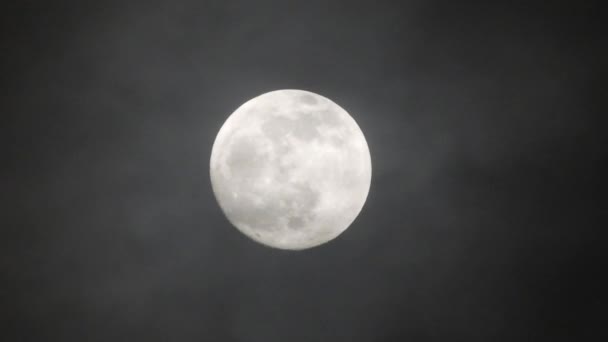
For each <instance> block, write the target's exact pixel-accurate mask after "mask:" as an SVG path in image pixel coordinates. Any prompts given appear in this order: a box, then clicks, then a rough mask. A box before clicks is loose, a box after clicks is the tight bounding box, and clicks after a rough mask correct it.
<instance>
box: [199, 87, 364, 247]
mask: <svg viewBox="0 0 608 342" xmlns="http://www.w3.org/2000/svg"><path fill="white" fill-rule="evenodd" d="M371 174H372V170H371V158H370V153H369V148H368V146H367V142H366V141H365V137H364V136H363V133H362V132H361V129H360V128H359V126H358V125H357V123H356V122H355V120H354V119H353V118H352V117H351V116H350V115H349V114H348V113H347V112H346V111H345V110H344V109H342V108H341V107H340V106H338V105H337V104H335V103H334V102H332V101H331V100H329V99H327V98H325V97H323V96H321V95H318V94H315V93H312V92H308V91H304V90H294V89H285V90H277V91H272V92H269V93H265V94H262V95H260V96H258V97H255V98H253V99H251V100H249V101H247V102H246V103H244V104H243V105H241V106H240V107H239V108H238V109H237V110H236V111H235V112H234V113H232V115H230V116H229V117H228V119H227V120H226V122H225V123H224V125H223V126H222V128H221V129H220V131H219V133H218V135H217V137H216V139H215V142H214V144H213V149H212V151H211V162H210V176H211V185H212V188H213V192H214V194H215V197H216V199H217V201H218V203H219V206H220V208H221V209H222V211H223V212H224V214H225V215H226V217H227V218H228V220H229V221H230V223H232V225H234V226H235V227H236V228H237V229H238V230H239V231H241V232H242V233H243V234H245V235H246V236H248V237H250V238H251V239H253V240H255V241H257V242H259V243H262V244H264V245H266V246H270V247H274V248H280V249H289V250H301V249H306V248H311V247H315V246H318V245H321V244H323V243H326V242H328V241H330V240H332V239H334V238H336V237H337V236H338V235H340V234H341V233H342V232H344V231H345V230H346V229H347V228H348V227H349V226H350V225H351V223H352V222H353V221H354V220H355V218H356V217H357V216H358V215H359V212H360V211H361V209H362V208H363V205H364V204H365V200H366V198H367V195H368V192H369V188H370V183H371Z"/></svg>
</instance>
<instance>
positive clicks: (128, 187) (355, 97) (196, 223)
mask: <svg viewBox="0 0 608 342" xmlns="http://www.w3.org/2000/svg"><path fill="white" fill-rule="evenodd" d="M516 3H518V2H516V1H503V2H493V3H492V2H491V1H474V2H472V1H469V2H461V1H447V0H446V1H437V0H435V1H434V0H427V1H422V0H420V1H330V0H326V1H272V2H271V1H253V0H251V1H219V0H218V1H205V0H175V1H166V2H160V1H147V2H142V3H141V4H136V3H135V2H134V1H118V0H115V1H105V2H98V3H97V4H94V3H86V2H85V1H71V2H66V1H63V2H62V1H46V2H40V4H39V5H36V4H35V3H34V2H28V3H25V2H22V3H21V4H19V5H4V6H3V8H2V10H1V11H0V12H1V13H2V14H1V15H2V20H1V24H0V25H1V27H0V28H1V30H0V37H1V39H2V41H1V42H2V45H1V46H2V49H1V50H0V62H1V64H0V66H1V68H2V69H1V71H2V73H1V77H0V80H1V85H2V92H0V113H1V114H2V124H1V127H2V130H3V133H2V135H1V137H2V140H3V141H2V147H3V148H5V149H7V151H6V152H4V153H3V162H2V168H1V170H2V171H1V172H2V174H1V178H0V182H1V183H0V185H1V186H2V197H1V200H2V203H1V204H2V215H1V216H2V223H1V226H0V234H1V235H0V340H2V341H7V342H13V341H14V342H20V341H28V342H29V341H36V342H41V341H45V342H46V341H50V342H54V341H67V342H71V341H77V342H82V341H86V342H89V341H90V342H96V341H104V342H105V341H129V342H132V341H146V342H155V341H180V342H181V341H208V342H223V341H227V342H230V341H239V342H240V341H243V342H245V341H247V342H250V341H253V342H257V341H260V342H275V341H277V342H278V341H280V342H286V341H289V342H298V341H302V342H313V341H331V342H341V341H345V342H359V341H375V342H392V341H395V342H400V341H544V340H548V341H561V340H564V341H566V340H567V341H572V340H574V339H576V338H581V339H585V338H586V339H589V340H594V339H595V340H597V338H598V337H599V336H600V334H602V333H603V334H606V333H605V330H603V329H600V328H602V325H605V318H601V317H602V316H601V315H599V314H597V312H598V311H599V310H602V311H605V307H606V306H605V302H603V301H601V300H600V298H601V297H602V294H603V295H605V287H604V285H603V284H601V283H600V282H599V281H597V278H598V277H599V276H600V275H602V274H603V273H605V272H606V263H604V261H603V258H604V256H605V254H606V241H605V240H603V239H601V238H600V234H599V230H600V229H601V228H602V225H601V224H600V219H601V217H600V216H601V215H605V213H602V211H601V208H602V204H604V205H605V203H606V202H605V197H604V198H603V200H602V199H601V197H600V195H601V190H602V189H604V188H603V187H602V184H600V179H601V178H602V177H605V175H606V174H608V169H607V168H606V167H605V166H604V167H602V166H601V161H602V159H606V157H605V156H606V154H605V153H604V148H605V147H606V146H608V144H607V142H608V139H607V137H606V133H605V124H606V119H604V118H601V114H604V115H605V112H600V109H599V107H600V100H603V99H601V97H603V96H605V90H606V86H605V80H604V79H602V80H601V84H602V86H600V76H603V77H602V78H605V76H606V74H605V73H604V74H602V73H601V72H600V64H601V63H603V62H604V61H605V60H606V56H605V54H602V53H601V51H602V50H601V49H602V48H603V47H605V45H606V41H605V36H602V35H601V34H600V26H599V25H600V18H599V11H598V10H597V9H596V8H593V7H592V6H591V5H590V4H591V3H592V2H591V1H587V2H585V1H581V2H572V4H569V5H566V4H565V3H563V4H562V3H561V2H558V1H555V2H553V1H547V2H546V4H536V3H534V2H522V3H521V4H516ZM602 87H603V90H602ZM284 88H296V89H305V90H310V91H313V92H316V93H319V94H321V95H323V96H326V97H328V98H330V99H332V100H333V101H335V102H336V103H338V104H339V105H340V106H342V107H343V108H344V109H346V110H347V111H348V112H349V113H350V114H351V115H352V116H353V118H354V119H355V120H356V121H357V123H358V124H359V126H360V127H361V129H362V131H363V133H364V134H365V136H366V139H367V142H368V145H369V148H370V151H371V157H372V167H373V176H372V185H371V189H370V193H369V197H368V199H367V203H366V205H365V207H364V208H363V210H362V212H361V213H360V215H359V217H358V218H357V219H356V220H355V222H354V223H353V225H352V226H351V227H350V228H349V229H348V230H347V231H346V232H345V233H344V234H342V235H341V236H339V237H338V238H337V239H335V240H333V241H331V242H329V243H327V244H325V245H322V246H320V247H316V248H313V249H310V250H305V251H300V252H293V251H291V252H290V251H283V250H277V249H271V248H267V247H264V246H262V245H260V244H257V243H255V242H253V241H251V240H249V239H248V238H246V237H245V236H244V235H242V234H241V233H239V232H238V231H237V230H236V229H235V228H233V227H232V226H231V225H230V224H229V222H228V221H227V220H226V218H225V217H224V215H223V213H222V211H221V209H220V208H219V206H218V204H217V202H216V200H215V198H214V196H213V192H212V189H211V184H210V180H209V157H210V153H211V147H212V144H213V141H214V139H215V136H216V134H217V132H218V130H219V129H220V127H221V126H222V124H223V122H224V121H225V120H226V118H227V117H228V115H230V114H231V113H232V112H233V111H234V110H235V109H236V108H237V107H238V106H239V105H241V104H242V103H243V102H245V101H247V100H248V99H250V98H252V97H255V96H257V95H259V94H262V93H265V92H268V91H271V90H276V89H284ZM602 201H603V202H602ZM602 330H603V331H602ZM604 336H605V335H604Z"/></svg>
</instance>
